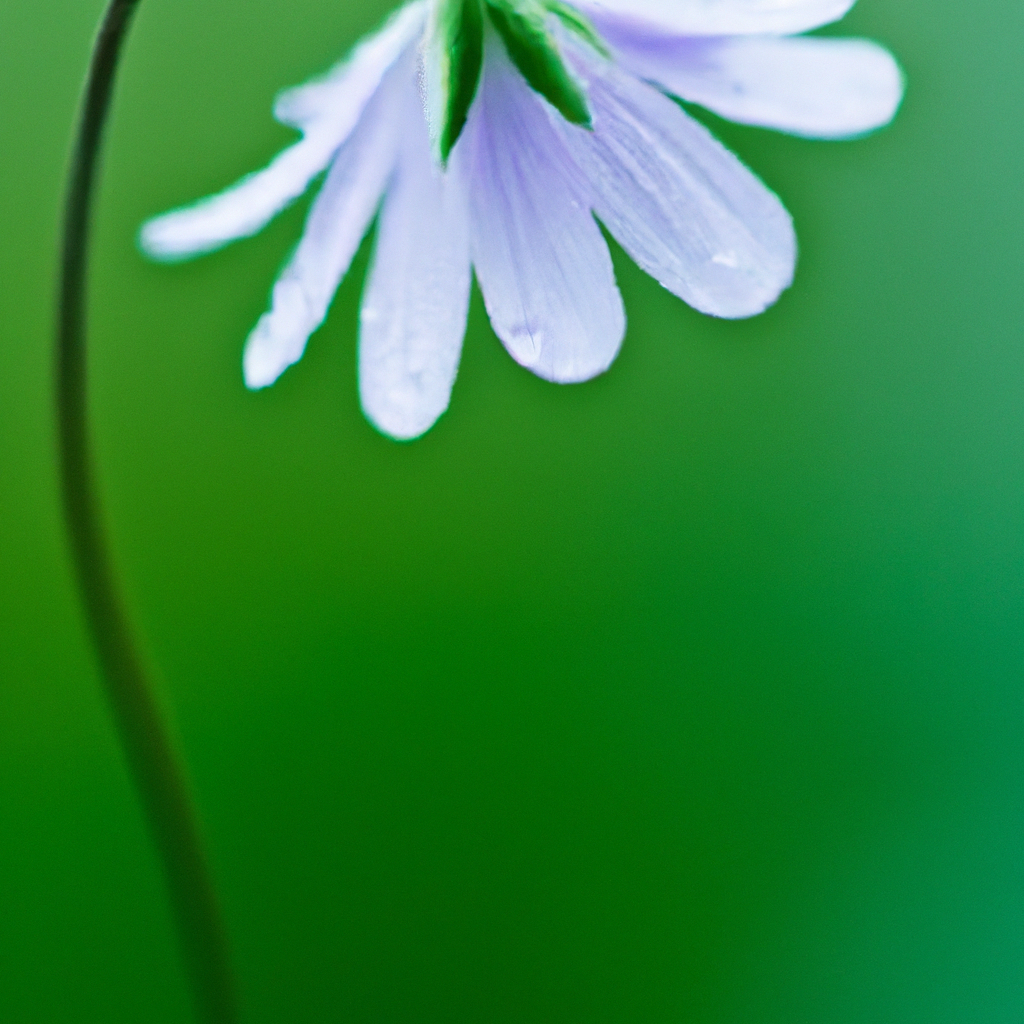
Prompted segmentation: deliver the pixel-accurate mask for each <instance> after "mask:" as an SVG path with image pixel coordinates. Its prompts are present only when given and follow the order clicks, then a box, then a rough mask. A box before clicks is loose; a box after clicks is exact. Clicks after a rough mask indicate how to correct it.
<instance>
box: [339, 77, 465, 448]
mask: <svg viewBox="0 0 1024 1024" xmlns="http://www.w3.org/2000/svg"><path fill="white" fill-rule="evenodd" d="M411 100H412V102H411V104H410V106H409V109H408V110H407V111H406V113H405V116H404V118H403V125H404V131H403V141H402V148H401V153H400V155H399V160H398V166H397V167H396V168H395V173H394V176H393V178H392V180H391V182H390V184H389V185H388V192H387V197H386V198H385V200H384V206H383V208H382V210H381V214H380V219H379V223H378V227H377V242H376V248H375V251H374V257H373V265H372V267H371V270H370V276H369V279H368V282H367V285H366V289H365V291H364V293H363V302H362V308H361V310H360V329H359V394H360V399H361V402H362V406H363V411H364V412H365V413H366V416H367V418H368V419H369V420H370V422H371V423H373V424H374V425H375V426H376V427H377V428H378V429H379V430H381V431H382V432H383V433H385V434H389V435H390V436H391V437H395V438H399V439H401V440H409V439H411V438H414V437H419V435H420V434H422V433H424V432H425V431H427V430H429V429H430V427H431V426H433V424H434V422H435V421H436V420H437V418H438V417H439V416H440V415H441V413H443V412H444V411H445V409H447V408H448V400H449V397H450V395H451V390H452V384H453V383H454V382H455V374H456V371H457V370H458V366H459V355H460V354H461V351H462V337H463V335H464V333H465V329H466V309H467V306H468V303H469V281H470V272H469V225H468V218H467V210H466V196H465V190H464V189H463V188H461V187H460V183H459V182H458V181H457V180H455V178H453V176H452V173H451V172H449V173H448V174H445V173H443V172H442V171H441V169H440V167H438V166H437V164H436V163H435V162H434V160H433V158H432V157H431V152H430V139H429V136H428V134H427V125H426V121H425V119H424V115H423V109H422V105H421V103H420V102H419V98H418V97H417V96H412V97H411ZM456 156H457V154H453V164H454V162H455V158H456Z"/></svg>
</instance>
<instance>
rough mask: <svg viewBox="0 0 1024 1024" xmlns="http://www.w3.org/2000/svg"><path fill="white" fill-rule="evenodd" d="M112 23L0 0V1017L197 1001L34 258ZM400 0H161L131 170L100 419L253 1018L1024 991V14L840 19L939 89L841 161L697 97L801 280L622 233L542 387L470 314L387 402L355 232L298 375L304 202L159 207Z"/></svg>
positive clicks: (112, 189) (95, 1014) (842, 28)
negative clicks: (103, 675)
mask: <svg viewBox="0 0 1024 1024" xmlns="http://www.w3.org/2000/svg"><path fill="white" fill-rule="evenodd" d="M100 7H101V4H100V3H99V2H97V0H89V2H83V0H38V2H36V3H32V4H29V3H14V2H8V3H4V4H3V5H2V7H0V157H2V159H0V232H2V235H0V240H2V246H0V1020H2V1021H4V1022H5V1024H6V1022H11V1024H36V1022H39V1024H43V1022H46V1024H54V1022H64V1021H67V1022H79V1021H81V1022H86V1021H102V1022H105V1024H119V1022H139V1021H146V1022H152V1024H163V1022H184V1021H187V1020H188V1013H189V1011H188V1003H187V996H186V993H185V990H184V987H183V982H182V978H181V974H180V971H179V968H178V964H177V960H176V953H175V948H174V945H173V941H172V936H171V931H170V924H169V918H168V913H167V910H166V907H165V903H164V895H163V890H162V887H161V880H160V875H159V872H158V869H157V865H156V862H155V860H154V857H153V854H152V852H151V849H150V846H149V844H148V840H147V837H146V834H145V832H144V829H143V826H142V823H141V819H140V816H139V812H138V808H137V805H136V802H135V798H134V795H133V793H132V790H131V788H130V785H129V781H128V779H127V776H126V773H125V770H124V766H123V763H122V760H121V757H120V754H119V750H118V747H117V743H116V740H115V737H114V735H113V732H112V729H111V725H110V723H109V720H108V717H107V712H106V708H105V705H104V703H103V699H102V696H101V692H100V688H99V683H98V680H97V677H96V674H95V670H94V667H93V662H92V658H91V655H90V652H89V648H88V645H87V642H86V638H85V635H84V632H83V627H82V624H81V620H80V617H79V614H78V611H77V606H76V603H75V596H74V593H73V590H72V588H71V585H70V582H69V576H68V565H67V560H66V556H65V551H64V546H63V539H62V535H61V529H60V521H59V516H58V511H57V503H56V485H55V474H54V466H53V458H54V456H53V429H52V422H51V412H50V398H49V391H48V389H49V386H50V376H49V369H50V353H49V346H50V327H51V300H52V294H53V260H54V252H55V245H56V228H57V220H58V210H59V195H60V192H61V180H62V174H63V168H64V165H65V155H66V152H67V146H68V142H67V140H68V135H69V131H70V127H71V124H72V118H73V114H74V110H75V104H76V96H77V92H78V89H79V83H80V81H81V78H82V74H83V69H84V67H85V63H86V59H87V54H88V47H89V42H90V38H91V35H92V31H93V27H94V25H95V23H96V21H97V19H98V16H99V12H100ZM384 10H385V5H384V3H382V2H374V3H337V4H325V3H320V2H316V0H203V2H199V0H173V2H172V0H143V3H142V5H141V9H140V12H139V17H138V21H137V23H136V25H135V30H134V34H133V37H132V38H131V40H130V43H129V48H128V53H127V57H126V61H125V64H124V67H123V76H122V78H121V81H120V87H119V92H118V97H117V102H116V108H115V119H114V123H113V127H112V132H111V135H110V139H109V148H108V151H107V161H106V174H105V178H104V185H103V191H102V197H101V202H100V206H99V213H98V233H97V238H96V245H95V254H96V257H95V275H94V282H93V308H94V320H93V348H92V351H93V371H94V393H93V407H94V423H95V429H96V432H97V438H98V451H99V461H100V467H101V476H102V482H103V486H104V490H105V494H106V497H107V501H108V512H109V519H110V524H111V532H112V536H113V538H114V542H115V545H116V551H117V556H118V560H119V563H120V565H121V566H122V569H123V575H124V577H125V585H126V588H127V590H128V592H129V594H130V597H131V600H132V603H133V606H134V608H135V609H136V613H137V616H138V619H139V622H140V624H141V627H142V629H143V631H144V633H145V635H146V637H147V640H148V645H149V649H150V650H151V652H152V654H153V657H154V659H155V661H157V662H158V663H159V665H160V668H161V672H162V676H163V683H164V689H165V693H166V697H167V700H168V703H169V704H170V705H171V706H172V707H173V710H174V714H175V718H176V722H177V729H178V732H179V735H180V737H181V742H182V745H183V747H184V749H185V751H186V754H187V757H188V761H189V765H190V769H191V772H192V775H193V779H194V783H195V788H196V792H197V795H198V799H199V803H200V805H201V810H202V814H203V817H204V820H205V823H206V830H207V833H208V837H209V843H210V849H211V856H212V859H213V862H214V866H215V870H216V875H217V878H218V880H219V883H220V885H221V888H222V892H223V899H224V904H225V908H226V914H227V919H228V924H229V928H230V932H231V937H232V941H233V945H234V950H235V956H236V960H237V967H238V973H239V976H240V982H241V987H242V991H243V998H244V1004H245V1011H246V1012H245V1019H246V1021H247V1022H252V1024H257V1022H283V1021H289V1022H290V1021H304V1022H305V1021H308V1022H333V1021H344V1022H348V1021H366V1022H371V1021H372V1022H376V1024H386V1022H395V1024H412V1022H419V1024H426V1022H434V1021H436V1022H439V1024H440V1022H445V1024H450V1022H452V1021H466V1022H474V1024H476V1022H480V1024H483V1022H487V1024H492V1022H493V1024H503V1022H509V1024H512V1022H516V1024H519V1022H524V1021H536V1022H541V1021H543V1022H548V1021H550V1022H559V1024H562V1022H576V1021H579V1022H609V1024H612V1022H614V1024H626V1022H630V1024H668V1022H679V1021H686V1022H701V1024H704V1022H708V1024H710V1022H722V1024H725V1022H728V1024H738V1022H743V1024H761V1022H765V1024H767V1022H773V1024H774V1022H805V1021H806V1022H826V1021H827V1022H829V1024H838V1022H865V1024H867V1022H880V1021H884V1022H922V1024H924V1022H946V1021H949V1022H975V1021H977V1022H985V1024H1004V1022H1005V1024H1010V1022H1019V1021H1021V1020H1024V867H1022V845H1024V844H1022V837H1024V703H1022V680H1024V587H1022V570H1024V337H1022V333H1024V332H1022V331H1021V327H1022V321H1024V316H1022V313H1024V287H1022V286H1021V281H1020V277H1021V269H1022V267H1024V260H1022V255H1024V252H1022V248H1024V244H1022V239H1024V189H1022V184H1024V180H1022V172H1021V167H1022V165H1024V145H1022V131H1021V118H1020V98H1021V96H1022V95H1024V64H1022V62H1021V60H1020V43H1021V39H1022V38H1024V9H1022V8H1021V7H1020V6H1019V5H1012V4H1005V3H995V2H994V0H984V2H982V3H980V4H970V3H954V2H952V0H939V2H935V3H924V2H920V0H919V2H916V3H912V2H909V0H861V3H860V4H859V5H858V7H857V8H856V9H855V11H854V12H853V13H852V14H851V15H850V16H849V17H848V18H847V19H846V21H845V22H843V23H842V24H841V25H839V26H837V27H835V28H834V29H831V30H829V31H832V32H836V33H837V34H855V35H865V36H869V37H872V38H875V39H878V40H880V41H881V42H883V43H885V44H886V45H887V46H889V47H890V48H891V49H892V50H893V52H894V53H895V54H897V56H898V57H899V59H900V61H901V63H902V65H903V67H904V68H905V70H906V72H907V76H908V81H909V88H908V92H907V96H906V100H905V103H904V107H903V109H902V111H901V113H900V114H899V116H898V118H897V120H896V122H895V123H894V125H893V126H892V127H891V128H890V129H888V130H886V131H884V132H882V133H880V134H878V135H876V136H873V137H870V138H868V139H864V140H857V141H851V142H843V143H820V142H809V141H802V140H797V139H792V138H786V137H783V136H779V135H775V134H772V133H770V132H766V131H761V130H757V129H750V128H738V127H734V126H730V125H727V124H725V123H723V122H720V121H716V120H714V119H711V118H708V121H709V123H711V124H712V126H713V128H714V129H715V131H716V132H718V133H719V135H720V136H721V137H722V138H723V139H724V140H725V141H726V142H727V143H728V144H729V145H730V146H731V147H732V148H734V150H735V151H736V152H738V153H739V154H740V155H741V156H742V158H743V159H744V160H745V161H746V162H747V163H749V164H750V165H751V166H752V167H753V168H754V169H755V170H756V171H757V172H758V173H759V174H761V175H762V176H763V178H764V180H765V181H766V182H768V183H769V185H771V187H773V188H774V189H776V190H777V191H778V192H779V194H780V195H781V196H782V197H783V199H784V201H785V202H786V204H787V206H788V207H789V209H790V210H791V211H792V213H793V215H794V217H795V220H796V224H797V230H798V233H799V238H800V244H801V259H800V265H799V268H798V273H797V279H796V284H795V286H794V288H793V289H792V290H791V291H789V292H787V293H786V294H785V295H784V296H783V297H782V299H781V301H780V302H779V303H778V305H777V306H776V307H774V308H773V309H772V310H770V311H769V312H768V313H766V314H765V315H763V316H761V317H758V318H755V319H753V320H750V321H746V322H741V323H726V322H721V321H715V320H711V319H708V318H704V317H702V316H700V315H698V314H697V313H695V312H693V311H692V310H690V309H689V308H687V307H686V306H685V305H683V304H682V303H681V302H679V301H678V300H676V299H675V298H673V297H672V296H671V295H670V294H668V293H667V292H665V291H663V290H662V289H660V288H659V287H658V285H656V284H655V283H654V282H653V281H652V280H650V279H649V278H647V277H645V276H644V275H643V274H642V273H641V272H640V271H638V270H637V269H636V268H635V267H634V266H632V265H631V264H630V262H629V261H628V259H626V258H625V257H624V256H623V255H622V253H621V252H620V251H618V250H616V251H615V263H616V271H617V274H618V279H619V283H620V286H621V289H622V292H623V295H624V297H625V301H626V306H627V309H628V313H629V330H628V334H627V337H626V341H625V345H624V347H623V350H622V354H621V355H620V357H619V359H618V361H617V362H616V363H615V364H614V366H613V367H612V369H611V371H610V372H609V373H608V374H606V375H605V376H603V377H602V378H600V379H598V380H596V381H593V382H591V383H589V384H586V385H581V386H574V387H558V386H555V385H551V384H547V383H544V382H543V381H540V380H538V379H536V378H535V377H533V376H531V375H530V374H529V373H528V372H526V371H525V370H523V369H521V368H520V367H519V366H517V365H516V364H515V363H514V362H513V361H512V360H511V359H510V358H509V357H508V356H507V355H506V354H505V353H504V351H503V349H502V348H501V346H500V345H499V343H498V342H497V340H496V339H495V337H494V335H493V334H492V333H491V331H490V328H489V326H488V324H487V320H486V317H485V315H484V313H483V309H482V305H481V302H480V300H479V296H478V295H474V298H473V304H472V309H471V312H470V323H469V330H468V334H467V338H466V345H465V353H464V356H463V359H462V365H461V369H460V373H459V379H458V382H457V385H456V387H455V391H454V396H453V401H452V406H451V409H450V411H449V412H448V414H447V415H446V416H444V417H443V419H442V420H441V421H440V423H439V424H438V426H437V427H436V428H435V429H434V430H433V431H432V432H431V433H430V434H429V435H428V436H427V437H425V438H424V439H423V440H421V441H418V442H416V443H414V444H411V445H398V444H395V443H393V442H391V441H389V440H387V439H385V438H382V437H381V436H380V435H378V434H377V433H375V432H374V430H373V429H372V428H371V427H370V426H369V425H368V424H367V423H366V422H365V421H364V419H363V418H362V416H361V414H360V411H359V408H358V401H357V395H356V378H355V340H356V308H357V302H358V297H359V292H360V286H361V279H362V277H363V273H364V270H365V266H366V262H367V257H368V253H369V247H368V246H367V245H364V247H363V249H362V250H361V252H360V255H359V257H358V258H357V261H356V265H355V266H354V268H353V270H352V272H351V273H350V274H349V276H348V278H347V279H346V281H345V282H344V284H343V285H342V287H341V290H340V292H339V294H338V297H337V301H336V302H335V304H334V307H333V309H332V312H331V315H330V317H329V320H328V322H327V324H326V326H325V327H324V328H323V329H322V330H321V331H320V332H318V333H317V334H316V335H315V336H314V338H313V340H312V342H311V344H310V347H309V350H308V352H307V355H306V357H305V358H304V359H303V361H302V362H301V363H300V364H299V365H298V366H296V367H295V368H293V369H292V370H290V371H289V372H288V373H287V374H286V375H285V376H284V378H283V379H282V380H281V381H280V382H279V383H278V384H277V385H276V386H275V387H274V388H272V389H270V390H268V391H266V392H262V393H259V394H251V393H248V392H246V390H245V389H244V387H243V386H242V382H241V373H240V355H241V348H242V343H243V340H244V338H245V336H246V333H247V332H248V330H249V328H250V327H251V325H252V324H253V323H254V321H255V319H256V317H257V316H258V315H259V313H260V312H261V311H262V310H263V308H264V304H265V302H266V297H267V293H268V290H269V287H270V285H271V282H272V280H273V276H274V273H275V271H276V269H277V268H278V267H279V266H280V264H281V262H282V260H283V259H284V258H285V257H286V255H287V253H288V251H289V249H290V246H291V245H292V244H293V243H294V241H295V240H296V238H297V237H298V233H299V231H300V228H301V224H302V217H303V212H304V209H305V203H300V204H298V205H297V206H296V207H295V208H293V209H292V210H290V211H288V212H287V213H286V214H285V215H283V216H282V217H280V218H279V219H278V220H277V221H275V222H274V223H273V224H272V225H271V226H270V227H269V228H268V229H267V230H266V231H264V232H263V233H262V234H261V235H260V236H259V237H258V238H255V239H253V240H251V241H247V242H243V243H240V244H238V245H235V246H233V247H231V248H229V249H227V250H225V251H224V252H222V253H219V254H217V255H214V256H212V257H208V258H205V259H203V260H200V261H197V262H195V263H191V264H186V265H183V266H179V267H173V268H167V267H159V266H154V265H151V264H148V263H146V262H145V261H144V260H143V259H142V257H140V256H139V255H138V253H137V251H136V249H135V247H134V236H135V232H136V230H137V227H138V225H139V223H140V222H141V221H142V220H143V219H144V218H145V217H147V216H150V215H152V214H154V213H157V212H160V211H162V210H164V209H166V208H168V207H170V206H173V205H177V204H179V203H182V202H185V201H187V200H190V199H193V198H196V197H199V196H202V195H205V194H206V193H208V192H210V191H212V190H215V189H217V188H219V187H221V186H223V185H225V184H227V183H228V182H230V181H232V180H234V179H235V178H236V177H238V176H239V175H240V174H242V173H244V172H246V171H248V170H251V169H254V168H256V167H257V166H260V165H261V164H262V163H264V162H265V161H266V160H267V159H268V158H269V157H270V156H271V155H272V154H273V153H274V152H275V151H276V150H277V149H278V148H280V147H281V146H282V145H283V144H285V143H286V142H287V141H288V140H289V139H290V138H292V135H291V133H289V132H288V131H287V130H286V129H284V128H281V127H280V126H276V125H275V124H274V123H273V121H272V120H271V118H270V112H269V111H270V102H271V98H272V96H273V95H274V93H275V92H276V91H277V90H278V89H279V88H281V87H283V86H285V85H289V84H294V83H297V82H300V81H302V80H303V79H305V78H307V77H309V76H310V75H311V74H313V73H315V72H317V71H319V70H322V69H323V68H325V67H327V66H329V65H330V64H331V63H333V62H334V61H335V60H336V59H338V58H339V57H340V56H341V55H342V54H343V53H344V51H345V50H346V48H347V47H348V46H349V45H350V44H351V43H352V42H353V41H354V40H355V39H356V38H357V37H358V36H359V35H360V34H361V33H363V32H365V31H367V30H369V29H370V28H371V27H373V26H374V25H375V24H376V23H377V21H378V20H379V18H380V17H381V16H382V14H383V12H384Z"/></svg>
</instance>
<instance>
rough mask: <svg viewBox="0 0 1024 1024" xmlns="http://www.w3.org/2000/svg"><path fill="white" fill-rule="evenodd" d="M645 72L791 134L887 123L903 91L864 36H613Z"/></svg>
mask: <svg viewBox="0 0 1024 1024" xmlns="http://www.w3.org/2000/svg"><path fill="white" fill-rule="evenodd" d="M612 43H613V45H614V46H615V49H616V52H617V54H618V55H619V56H620V59H621V60H622V62H623V63H624V64H625V66H627V67H628V68H630V70H632V71H634V72H635V73H636V74H637V75H639V76H640V77H642V78H646V79H649V80H651V81H654V82H657V83H658V84H659V85H662V86H664V87H665V88H666V89H667V90H668V91H669V92H672V93H675V95H677V96H680V97H682V98H683V99H684V100H689V101H690V102H692V103H699V104H701V105H702V106H704V107H707V108H708V109H709V110H713V111H714V112H715V113H716V114H719V115H721V116H722V117H727V118H729V119H730V120H732V121H740V122H742V123H744V124H756V125H763V126H764V127H767V128H777V129H779V130H780V131H785V132H792V133H794V134H796V135H807V136H812V137H815V138H843V137H846V136H850V135H859V134H861V133H862V132H867V131H871V130H872V129H874V128H879V127H881V126H882V125H884V124H888V123H889V122H890V121H891V120H892V118H893V115H894V114H895V113H896V109H897V107H899V104H900V100H901V98H902V96H903V77H902V75H901V74H900V69H899V67H898V66H897V64H896V61H895V60H893V58H892V56H891V54H890V53H889V52H888V51H887V50H884V49H883V48H882V47H881V46H878V45H876V44H875V43H871V42H868V41H867V40H866V39H818V38H806V37H795V38H786V37H783V38H779V37H774V36H746V37H741V38H736V39H714V40H711V39H679V38H676V39H668V38H665V37H663V36H662V37H660V38H659V37H652V36H650V35H642V34H637V33H633V34H632V35H630V36H626V35H621V36H619V37H618V38H615V39H614V40H613V41H612Z"/></svg>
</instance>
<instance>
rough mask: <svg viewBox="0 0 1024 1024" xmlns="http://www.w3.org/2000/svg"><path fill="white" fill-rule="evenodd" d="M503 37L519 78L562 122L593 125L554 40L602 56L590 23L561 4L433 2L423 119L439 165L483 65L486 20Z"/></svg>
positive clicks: (533, 0)
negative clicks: (580, 44) (579, 43)
mask: <svg viewBox="0 0 1024 1024" xmlns="http://www.w3.org/2000/svg"><path fill="white" fill-rule="evenodd" d="M485 14H486V17H487V19H488V20H489V21H490V23H491V24H492V25H493V26H494V28H495V29H496V30H497V32H498V35H499V36H501V39H502V42H503V43H504V45H505V49H506V50H507V51H508V55H509V57H510V58H511V59H512V62H513V63H514V64H515V66H516V67H517V68H518V69H519V71H520V72H521V74H522V76H523V78H525V79H526V81H527V83H528V84H529V85H530V87H531V88H532V89H534V90H535V91H536V92H539V93H540V94H541V95H542V96H543V97H544V98H545V99H546V100H548V102H549V103H551V105H552V106H553V107H554V108H555V109H556V110H557V111H558V112H559V113H560V114H561V115H562V116H563V117H564V118H565V119H566V120H567V121H571V122H572V123H573V124H580V125H584V126H586V127H588V128H589V127H590V109H589V107H588V106H587V97H586V94H585V93H584V91H583V88H582V86H581V85H580V83H579V82H578V81H577V80H576V79H575V78H574V77H573V75H572V73H571V72H570V71H569V69H568V68H567V67H566V64H565V61H564V59H563V58H562V54H561V51H560V49H559V47H558V42H557V40H556V33H557V32H558V31H559V29H560V28H563V29H566V30H568V31H570V32H572V33H574V34H575V35H576V36H578V37H579V38H581V39H583V40H584V41H585V42H587V43H588V44H589V45H590V46H592V47H593V48H594V49H596V50H598V51H599V52H600V53H603V54H606V55H607V51H606V49H605V47H604V44H603V43H602V42H601V39H600V37H599V36H598V35H597V33H596V32H595V31H594V28H593V26H591V24H590V22H589V21H588V20H587V19H586V18H585V17H584V16H583V15H582V14H580V13H579V11H577V10H576V9H575V8H573V7H570V6H569V5H568V4H566V3H563V2H562V0H435V2H434V4H433V5H432V8H431V16H430V20H429V23H428V26H427V34H426V39H425V41H424V62H425V66H426V85H427V113H428V120H429V122H430V134H431V139H432V141H433V143H434V149H435V154H436V156H437V158H438V159H439V160H440V162H441V163H442V164H444V163H446V162H447V160H448V155H449V154H450V153H451V150H452V147H453V146H454V145H455V143H456V141H457V140H458V137H459V134H460V133H461V132H462V129H463V126H464V125H465V123H466V118H467V117H468V115H469V108H470V106H471V105H472V102H473V97H474V96H475V95H476V89H477V84H478V83H479V81H480V71H481V68H482V66H483V51H484V47H483V35H484V17H485Z"/></svg>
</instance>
